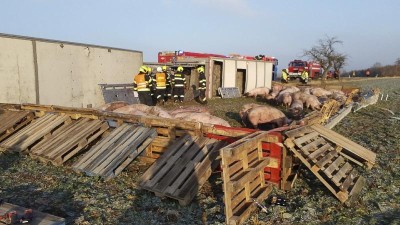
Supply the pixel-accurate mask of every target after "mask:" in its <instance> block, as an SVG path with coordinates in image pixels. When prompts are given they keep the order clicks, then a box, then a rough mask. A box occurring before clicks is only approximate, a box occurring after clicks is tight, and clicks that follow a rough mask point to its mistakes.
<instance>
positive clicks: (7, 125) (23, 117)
mask: <svg viewBox="0 0 400 225" xmlns="http://www.w3.org/2000/svg"><path fill="white" fill-rule="evenodd" d="M33 118H34V115H33V113H32V112H27V111H14V110H0V121H1V123H0V142H1V141H2V140H4V139H6V138H7V137H8V136H10V135H11V134H12V133H13V132H15V131H17V130H19V129H20V128H22V127H23V126H25V125H26V124H28V123H29V122H31V121H32V120H33Z"/></svg>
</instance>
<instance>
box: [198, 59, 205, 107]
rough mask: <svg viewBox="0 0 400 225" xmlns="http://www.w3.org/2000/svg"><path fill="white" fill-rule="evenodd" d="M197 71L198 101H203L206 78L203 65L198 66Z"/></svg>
mask: <svg viewBox="0 0 400 225" xmlns="http://www.w3.org/2000/svg"><path fill="white" fill-rule="evenodd" d="M197 72H198V73H199V91H200V101H201V102H205V101H206V100H207V99H206V88H207V80H206V75H205V73H204V66H200V67H198V68H197Z"/></svg>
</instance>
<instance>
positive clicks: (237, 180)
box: [227, 158, 269, 192]
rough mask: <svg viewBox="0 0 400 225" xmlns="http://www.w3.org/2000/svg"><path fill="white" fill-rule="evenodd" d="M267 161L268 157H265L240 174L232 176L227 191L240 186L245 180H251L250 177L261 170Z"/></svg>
mask: <svg viewBox="0 0 400 225" xmlns="http://www.w3.org/2000/svg"><path fill="white" fill-rule="evenodd" d="M268 163H269V158H265V159H262V160H259V161H257V162H255V163H254V164H253V165H252V166H251V167H250V168H248V169H246V170H244V171H243V172H242V173H241V174H240V175H238V176H235V177H233V179H232V180H231V181H230V184H229V186H228V189H227V190H228V191H233V192H235V190H237V189H238V188H240V187H242V186H243V185H244V184H245V183H246V182H248V181H249V180H251V178H252V177H255V176H256V175H257V174H258V173H259V171H260V170H263V168H265V167H266V166H267V165H268Z"/></svg>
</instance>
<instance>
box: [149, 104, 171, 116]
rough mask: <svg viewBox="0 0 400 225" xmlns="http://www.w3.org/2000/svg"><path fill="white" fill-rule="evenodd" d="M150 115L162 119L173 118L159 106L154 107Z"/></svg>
mask: <svg viewBox="0 0 400 225" xmlns="http://www.w3.org/2000/svg"><path fill="white" fill-rule="evenodd" d="M149 113H150V114H152V115H154V116H159V117H162V118H172V116H171V115H170V114H169V113H168V112H167V111H166V110H165V109H163V108H161V107H158V106H153V107H152V109H151V110H150V111H149Z"/></svg>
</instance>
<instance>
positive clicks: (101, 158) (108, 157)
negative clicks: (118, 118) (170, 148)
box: [72, 123, 157, 180]
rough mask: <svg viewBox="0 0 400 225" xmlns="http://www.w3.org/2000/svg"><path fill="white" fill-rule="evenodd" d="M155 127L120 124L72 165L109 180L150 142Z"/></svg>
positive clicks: (79, 169)
mask: <svg viewBox="0 0 400 225" xmlns="http://www.w3.org/2000/svg"><path fill="white" fill-rule="evenodd" d="M156 135H157V133H156V131H155V129H153V128H146V127H142V126H137V125H133V124H127V123H125V124H122V125H121V126H119V127H117V128H116V129H115V130H113V131H112V132H111V133H110V134H108V136H107V137H106V138H104V139H103V140H101V141H100V142H99V143H97V144H96V145H95V146H94V147H92V148H91V149H90V150H89V151H88V152H87V153H86V154H85V155H84V156H83V157H82V158H81V159H79V160H78V161H77V162H76V163H75V164H74V165H73V166H72V167H73V168H74V170H76V171H80V172H84V173H86V174H87V175H90V176H101V177H103V178H104V179H105V180H109V179H112V178H114V177H115V176H117V175H118V174H119V173H121V172H122V170H123V169H124V168H125V167H127V166H128V165H129V163H131V162H132V161H133V160H134V159H135V158H136V157H137V156H138V155H140V154H141V153H142V152H143V150H144V149H145V148H146V147H147V146H148V145H149V144H150V143H151V142H152V140H153V139H154V137H155V136H156Z"/></svg>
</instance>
